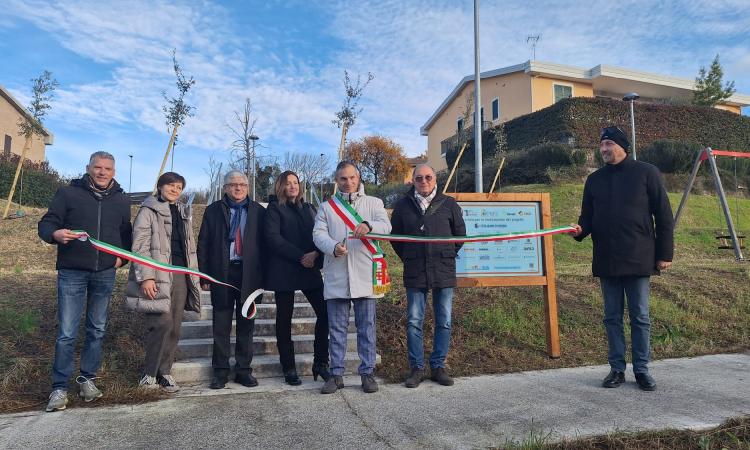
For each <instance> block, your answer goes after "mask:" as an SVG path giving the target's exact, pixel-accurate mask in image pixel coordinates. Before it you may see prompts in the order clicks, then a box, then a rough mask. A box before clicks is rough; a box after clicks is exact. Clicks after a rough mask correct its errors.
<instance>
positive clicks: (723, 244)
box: [674, 147, 750, 261]
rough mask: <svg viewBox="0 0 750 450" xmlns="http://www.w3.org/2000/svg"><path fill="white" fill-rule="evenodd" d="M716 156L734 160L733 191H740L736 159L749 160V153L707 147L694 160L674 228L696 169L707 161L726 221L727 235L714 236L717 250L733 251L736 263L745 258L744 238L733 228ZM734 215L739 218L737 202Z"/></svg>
mask: <svg viewBox="0 0 750 450" xmlns="http://www.w3.org/2000/svg"><path fill="white" fill-rule="evenodd" d="M717 156H731V157H733V158H734V183H735V189H737V190H739V189H741V188H740V186H739V183H738V181H737V180H738V179H737V158H750V153H748V152H735V151H729V150H713V149H712V148H711V147H707V148H705V149H703V150H701V151H699V152H698V156H697V157H696V158H695V163H693V170H692V172H691V173H690V179H689V180H688V183H687V186H685V192H684V193H683V194H682V200H680V206H679V207H677V213H676V214H675V217H674V226H675V228H677V223H678V222H679V220H680V215H681V214H682V211H683V209H684V208H685V205H686V204H687V198H688V195H690V190H691V189H692V188H693V184H694V183H695V178H696V176H697V175H698V169H700V167H701V164H702V163H703V161H708V165H709V167H710V168H711V175H712V176H713V178H714V185H715V186H716V192H717V193H718V194H719V203H720V204H721V209H722V210H723V212H724V218H725V219H726V222H727V229H728V231H729V234H728V235H721V236H716V239H717V240H719V249H733V250H734V257H735V259H736V260H737V261H744V260H745V257H744V255H743V254H742V249H744V248H745V246H744V239H745V236H740V235H738V234H737V230H736V229H735V227H734V222H733V221H732V213H731V211H730V209H729V203H728V202H727V197H726V194H725V193H724V187H723V186H722V184H721V177H720V176H719V168H718V167H717V165H716V157H717ZM735 213H736V215H737V216H738V217H739V201H737V200H736V201H735Z"/></svg>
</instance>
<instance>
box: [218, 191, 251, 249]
mask: <svg viewBox="0 0 750 450" xmlns="http://www.w3.org/2000/svg"><path fill="white" fill-rule="evenodd" d="M224 200H225V201H226V205H227V206H228V207H229V208H230V209H232V210H233V211H234V215H233V216H232V223H230V224H229V242H234V238H235V236H236V235H237V228H239V226H240V222H241V220H242V208H245V209H247V205H249V204H250V201H249V200H248V198H247V197H245V199H244V200H242V201H241V202H235V201H234V200H232V199H231V198H229V196H228V195H225V196H224Z"/></svg>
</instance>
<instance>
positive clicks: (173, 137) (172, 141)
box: [151, 125, 179, 195]
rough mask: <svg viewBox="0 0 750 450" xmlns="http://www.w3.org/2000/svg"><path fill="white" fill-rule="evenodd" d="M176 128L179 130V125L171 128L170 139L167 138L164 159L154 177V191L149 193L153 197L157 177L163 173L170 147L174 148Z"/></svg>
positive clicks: (157, 180)
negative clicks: (157, 173)
mask: <svg viewBox="0 0 750 450" xmlns="http://www.w3.org/2000/svg"><path fill="white" fill-rule="evenodd" d="M177 128H179V125H175V126H174V128H172V137H171V138H169V144H168V145H167V151H166V152H164V159H163V160H162V162H161V168H160V169H159V175H157V176H156V182H155V183H154V190H153V191H152V192H151V193H152V194H153V195H156V185H157V184H159V177H160V176H161V174H162V173H164V167H165V166H166V165H167V159H169V152H170V151H171V150H172V147H173V146H174V140H175V137H176V136H177Z"/></svg>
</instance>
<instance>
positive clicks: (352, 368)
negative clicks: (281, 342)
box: [172, 352, 380, 384]
mask: <svg viewBox="0 0 750 450" xmlns="http://www.w3.org/2000/svg"><path fill="white" fill-rule="evenodd" d="M295 361H296V362H297V373H298V374H299V375H300V376H308V377H309V376H311V375H312V364H313V355H312V353H303V354H298V355H296V357H295ZM376 361H377V362H378V363H380V355H378V356H377V360H376ZM230 364H231V365H232V366H233V365H234V358H231V359H230ZM344 364H345V366H346V374H349V375H351V374H356V373H357V367H358V366H359V356H358V355H357V353H354V352H349V353H347V354H346V358H345V360H344ZM251 367H252V368H253V376H254V377H256V378H271V377H283V376H284V373H283V372H282V371H281V364H280V363H279V356H278V355H261V356H257V357H254V358H253V362H252V364H251ZM212 375H213V369H212V368H211V358H194V359H185V360H181V361H178V362H176V363H175V364H174V365H173V366H172V376H174V377H175V379H177V382H178V383H185V384H191V383H196V382H205V381H208V380H210V379H211V376H212ZM231 380H232V378H230V381H231ZM318 381H320V378H318ZM260 382H261V383H262V382H263V381H262V380H261V381H260Z"/></svg>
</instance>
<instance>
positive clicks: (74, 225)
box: [38, 175, 133, 272]
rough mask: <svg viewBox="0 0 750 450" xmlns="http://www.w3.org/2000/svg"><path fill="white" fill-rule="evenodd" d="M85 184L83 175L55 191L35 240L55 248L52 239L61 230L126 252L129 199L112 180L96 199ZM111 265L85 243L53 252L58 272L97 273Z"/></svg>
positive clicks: (111, 259)
mask: <svg viewBox="0 0 750 450" xmlns="http://www.w3.org/2000/svg"><path fill="white" fill-rule="evenodd" d="M88 180H89V178H88V175H84V177H83V178H80V179H77V180H73V181H71V182H70V186H63V187H61V188H60V189H58V190H57V192H56V193H55V197H54V198H53V199H52V203H51V204H50V205H49V210H48V211H47V213H46V214H45V215H44V216H42V218H41V220H39V224H38V232H39V237H40V238H42V240H44V241H45V242H49V243H50V244H57V241H55V240H54V239H53V238H52V233H54V232H55V231H57V230H60V229H63V228H67V229H69V230H83V231H85V232H87V233H88V234H89V235H91V236H92V237H94V238H96V239H98V240H100V241H104V242H106V243H108V244H112V245H114V246H116V247H120V248H122V249H125V250H130V246H131V243H132V242H133V241H132V239H133V236H132V234H133V229H132V227H131V225H130V199H129V198H128V197H127V196H126V195H125V194H124V193H123V191H122V189H121V188H120V185H119V184H117V182H116V181H114V180H113V182H112V186H110V188H109V189H107V190H106V191H104V192H103V193H101V194H100V196H97V194H95V193H94V192H93V190H92V188H91V185H90V184H89V181H88ZM115 261H116V258H115V257H114V256H112V255H110V254H108V253H104V252H100V251H98V250H94V247H92V246H91V244H90V243H88V242H82V241H79V240H74V241H70V242H68V243H67V244H65V245H58V248H57V269H58V270H60V269H77V270H90V271H94V272H98V271H101V270H105V269H109V268H111V267H114V265H115ZM125 262H127V261H123V263H125Z"/></svg>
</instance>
